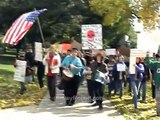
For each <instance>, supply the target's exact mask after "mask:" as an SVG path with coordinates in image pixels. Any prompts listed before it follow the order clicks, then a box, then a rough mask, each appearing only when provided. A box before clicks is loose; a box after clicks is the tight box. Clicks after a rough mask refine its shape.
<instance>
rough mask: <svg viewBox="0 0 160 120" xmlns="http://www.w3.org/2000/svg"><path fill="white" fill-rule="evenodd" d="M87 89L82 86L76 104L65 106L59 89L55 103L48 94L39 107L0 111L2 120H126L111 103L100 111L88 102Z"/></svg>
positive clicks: (105, 104) (106, 103) (107, 103)
mask: <svg viewBox="0 0 160 120" xmlns="http://www.w3.org/2000/svg"><path fill="white" fill-rule="evenodd" d="M86 96H87V88H86V87H84V86H81V87H80V89H79V92H78V98H79V99H77V101H76V104H75V105H73V106H65V101H64V97H63V91H60V90H58V89H57V99H56V101H55V102H52V101H50V100H49V95H48V94H47V95H46V96H45V97H44V99H43V100H42V101H41V103H40V104H39V105H33V106H27V107H20V108H12V109H6V110H1V111H0V120H97V119H100V120H125V118H124V117H123V116H122V115H120V114H119V113H118V112H117V111H116V110H114V108H112V106H111V104H110V102H109V101H107V100H106V101H104V102H103V104H104V109H103V110H102V111H98V109H97V108H98V106H97V107H91V104H90V103H88V101H87V99H86V98H87V97H86Z"/></svg>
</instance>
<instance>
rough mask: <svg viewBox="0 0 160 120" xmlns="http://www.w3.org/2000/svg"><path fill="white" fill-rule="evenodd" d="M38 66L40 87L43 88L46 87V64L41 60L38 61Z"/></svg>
mask: <svg viewBox="0 0 160 120" xmlns="http://www.w3.org/2000/svg"><path fill="white" fill-rule="evenodd" d="M36 66H37V78H38V83H39V87H40V88H43V87H44V83H43V77H44V71H45V66H44V65H43V63H42V62H40V61H37V62H36Z"/></svg>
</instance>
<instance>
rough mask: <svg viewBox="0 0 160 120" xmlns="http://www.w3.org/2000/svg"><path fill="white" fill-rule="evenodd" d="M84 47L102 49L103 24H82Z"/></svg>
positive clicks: (85, 48)
mask: <svg viewBox="0 0 160 120" xmlns="http://www.w3.org/2000/svg"><path fill="white" fill-rule="evenodd" d="M81 32H82V33H81V35H82V49H83V50H87V49H102V48H103V44H102V25H101V24H90V25H82V26H81Z"/></svg>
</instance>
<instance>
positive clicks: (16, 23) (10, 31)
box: [4, 16, 23, 43]
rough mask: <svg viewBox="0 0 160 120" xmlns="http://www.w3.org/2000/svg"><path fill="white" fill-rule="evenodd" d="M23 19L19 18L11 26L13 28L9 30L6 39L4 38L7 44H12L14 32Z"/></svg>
mask: <svg viewBox="0 0 160 120" xmlns="http://www.w3.org/2000/svg"><path fill="white" fill-rule="evenodd" d="M22 19H23V16H21V17H19V18H18V19H17V20H16V21H15V22H14V23H13V25H12V26H11V28H10V29H9V31H8V32H7V34H6V35H5V36H6V37H5V38H4V41H5V43H10V41H11V37H10V36H12V35H13V34H14V32H13V31H14V30H15V29H16V27H17V25H18V24H19V23H20V22H21V20H22Z"/></svg>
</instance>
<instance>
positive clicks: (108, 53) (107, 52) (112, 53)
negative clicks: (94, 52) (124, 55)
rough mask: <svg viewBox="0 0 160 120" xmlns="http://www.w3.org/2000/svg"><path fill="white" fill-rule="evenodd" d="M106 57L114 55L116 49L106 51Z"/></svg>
mask: <svg viewBox="0 0 160 120" xmlns="http://www.w3.org/2000/svg"><path fill="white" fill-rule="evenodd" d="M106 54H107V55H116V49H106Z"/></svg>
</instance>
